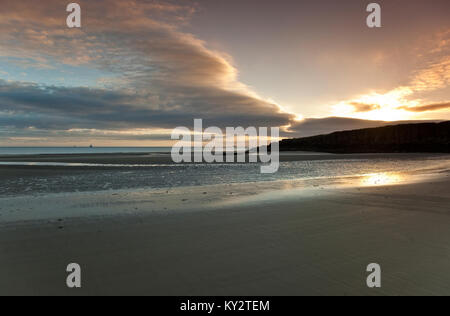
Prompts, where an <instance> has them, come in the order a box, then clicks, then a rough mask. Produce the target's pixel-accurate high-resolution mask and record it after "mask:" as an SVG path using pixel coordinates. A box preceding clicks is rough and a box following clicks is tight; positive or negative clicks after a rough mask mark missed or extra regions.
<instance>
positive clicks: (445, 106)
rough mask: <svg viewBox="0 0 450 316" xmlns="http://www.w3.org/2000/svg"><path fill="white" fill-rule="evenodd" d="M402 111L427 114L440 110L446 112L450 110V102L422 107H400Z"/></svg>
mask: <svg viewBox="0 0 450 316" xmlns="http://www.w3.org/2000/svg"><path fill="white" fill-rule="evenodd" d="M400 109H402V110H406V111H409V112H427V111H439V110H446V109H450V102H444V103H433V104H427V105H421V106H413V107H411V106H403V107H400Z"/></svg>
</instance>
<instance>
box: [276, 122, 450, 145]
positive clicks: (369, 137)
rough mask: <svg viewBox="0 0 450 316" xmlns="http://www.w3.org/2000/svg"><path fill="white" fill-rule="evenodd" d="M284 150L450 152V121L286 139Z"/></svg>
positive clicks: (283, 143) (282, 143)
mask: <svg viewBox="0 0 450 316" xmlns="http://www.w3.org/2000/svg"><path fill="white" fill-rule="evenodd" d="M280 151H316V152H327V153H450V121H446V122H441V123H419V124H402V125H394V126H386V127H377V128H366V129H360V130H351V131H342V132H334V133H332V134H328V135H319V136H312V137H306V138H297V139H285V140H283V141H281V142H280Z"/></svg>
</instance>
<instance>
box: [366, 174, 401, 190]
mask: <svg viewBox="0 0 450 316" xmlns="http://www.w3.org/2000/svg"><path fill="white" fill-rule="evenodd" d="M404 180H405V179H404V176H402V175H400V174H396V173H373V174H368V175H366V176H365V177H364V178H363V179H362V180H361V185H362V186H366V187H371V186H381V185H394V184H398V183H401V182H402V181H404Z"/></svg>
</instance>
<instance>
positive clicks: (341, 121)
mask: <svg viewBox="0 0 450 316" xmlns="http://www.w3.org/2000/svg"><path fill="white" fill-rule="evenodd" d="M419 122H424V121H393V122H386V121H371V120H360V119H354V118H346V117H327V118H320V119H312V118H309V119H305V120H303V121H301V122H298V123H297V124H294V125H292V126H291V127H290V128H289V132H290V133H289V134H284V135H283V136H285V137H308V136H315V135H323V134H330V133H333V132H337V131H348V130H355V129H364V128H374V127H382V126H388V125H397V124H409V123H419Z"/></svg>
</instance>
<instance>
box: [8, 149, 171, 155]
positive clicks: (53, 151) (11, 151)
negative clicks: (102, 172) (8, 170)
mask: <svg viewBox="0 0 450 316" xmlns="http://www.w3.org/2000/svg"><path fill="white" fill-rule="evenodd" d="M170 150H171V147H0V156H6V155H45V154H47V155H50V154H119V153H159V152H161V153H169V152H170Z"/></svg>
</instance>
